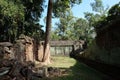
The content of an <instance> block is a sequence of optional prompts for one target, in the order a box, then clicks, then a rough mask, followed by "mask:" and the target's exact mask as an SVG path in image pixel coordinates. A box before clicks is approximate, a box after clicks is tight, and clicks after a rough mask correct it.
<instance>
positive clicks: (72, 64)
mask: <svg viewBox="0 0 120 80" xmlns="http://www.w3.org/2000/svg"><path fill="white" fill-rule="evenodd" d="M49 66H52V67H59V68H67V69H69V72H68V75H66V76H61V77H53V78H49V79H47V80H103V77H105V76H104V75H103V74H101V73H100V72H97V71H95V70H94V69H92V68H90V67H88V66H87V65H85V64H83V63H80V62H77V61H76V60H74V59H73V58H69V57H63V56H62V57H60V56H59V57H52V64H50V65H49Z"/></svg>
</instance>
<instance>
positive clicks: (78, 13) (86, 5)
mask: <svg viewBox="0 0 120 80" xmlns="http://www.w3.org/2000/svg"><path fill="white" fill-rule="evenodd" d="M47 2H48V0H46V3H45V4H46V5H47ZM92 2H94V0H82V3H81V4H80V5H75V6H74V7H73V8H72V12H73V15H74V16H75V17H78V18H80V17H82V18H84V12H92V7H91V6H90V3H92ZM102 2H103V5H104V7H108V6H109V7H111V6H113V5H114V4H116V3H118V2H120V1H119V0H102ZM46 14H47V8H46V9H45V11H44V13H43V15H42V18H41V20H40V23H41V24H42V25H44V27H45V22H44V18H45V16H46ZM56 21H58V20H57V19H52V27H55V26H54V24H55V22H56ZM44 27H43V29H44V30H45V28H44Z"/></svg>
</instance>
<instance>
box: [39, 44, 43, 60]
mask: <svg viewBox="0 0 120 80" xmlns="http://www.w3.org/2000/svg"><path fill="white" fill-rule="evenodd" d="M43 52H44V45H43V43H40V45H39V46H38V60H39V61H42V59H43Z"/></svg>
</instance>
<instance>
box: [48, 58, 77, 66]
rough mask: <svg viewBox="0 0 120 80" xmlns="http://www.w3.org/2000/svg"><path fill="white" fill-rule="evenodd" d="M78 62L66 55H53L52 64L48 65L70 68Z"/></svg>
mask: <svg viewBox="0 0 120 80" xmlns="http://www.w3.org/2000/svg"><path fill="white" fill-rule="evenodd" d="M75 64H76V60H75V59H73V58H70V57H66V56H59V57H55V56H52V60H51V64H50V65H48V66H51V67H59V68H70V67H71V66H74V65H75Z"/></svg>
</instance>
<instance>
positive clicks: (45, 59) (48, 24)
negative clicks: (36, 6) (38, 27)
mask: <svg viewBox="0 0 120 80" xmlns="http://www.w3.org/2000/svg"><path fill="white" fill-rule="evenodd" d="M51 18H52V0H49V2H48V11H47V20H46V34H45V43H44V55H43V62H46V63H49V62H50V46H49V42H50V31H51Z"/></svg>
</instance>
